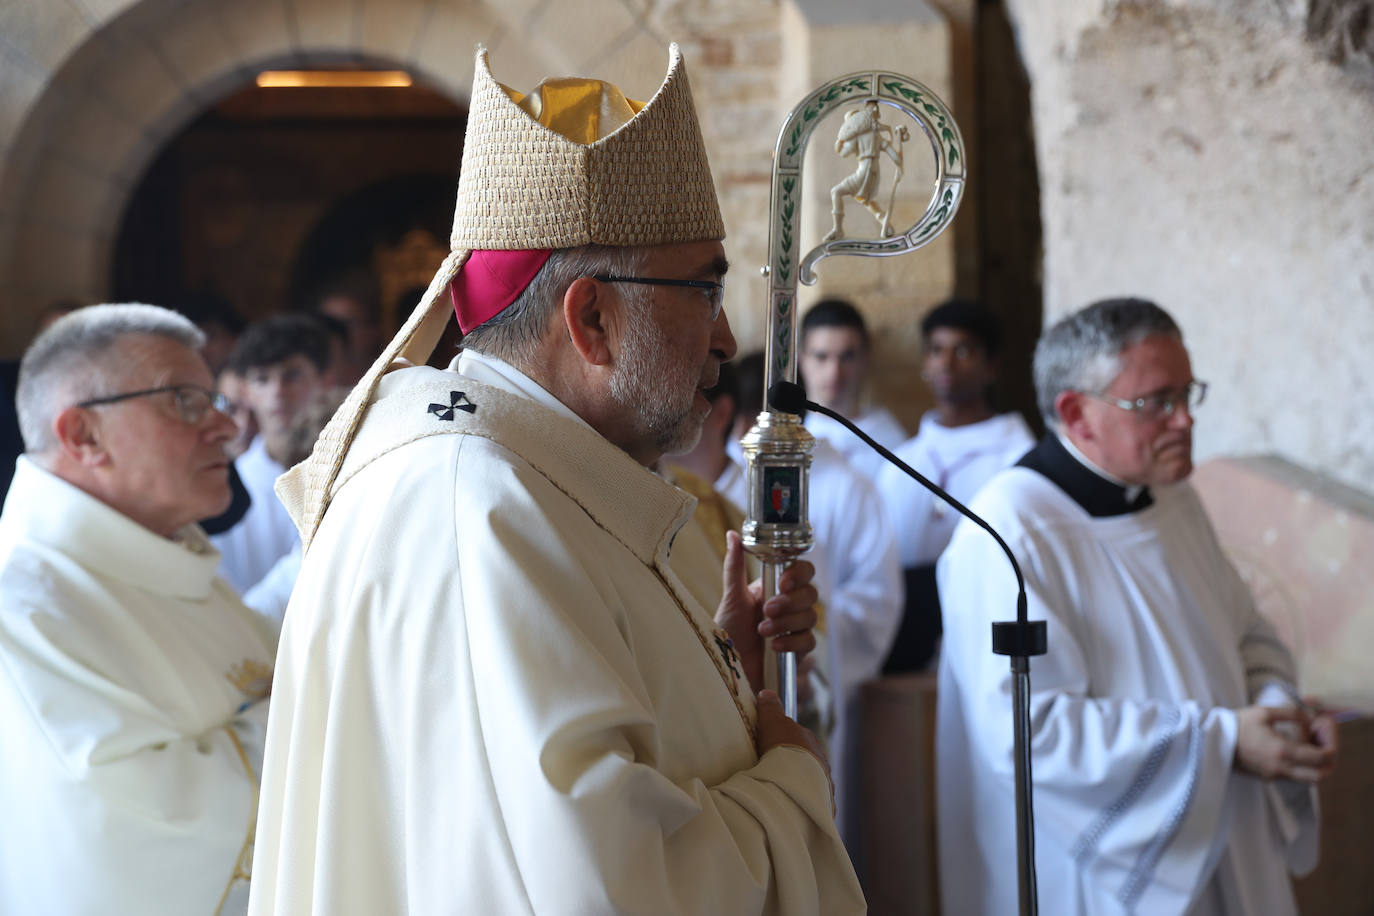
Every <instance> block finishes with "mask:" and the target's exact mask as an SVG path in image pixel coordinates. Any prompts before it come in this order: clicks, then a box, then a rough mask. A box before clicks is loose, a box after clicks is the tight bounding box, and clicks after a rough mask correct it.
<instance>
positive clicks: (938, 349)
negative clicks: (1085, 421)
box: [878, 299, 1035, 673]
mask: <svg viewBox="0 0 1374 916" xmlns="http://www.w3.org/2000/svg"><path fill="white" fill-rule="evenodd" d="M921 337H922V339H923V341H924V343H925V356H924V357H923V360H922V365H921V377H922V378H923V379H925V382H926V385H928V386H929V387H930V391H931V393H932V394H933V395H934V396H935V406H934V407H932V408H931V409H930V410H929V411H927V412H926V414H925V415H924V416H923V417H921V428H920V429H919V430H918V431H917V433H916V435H915V436H914V437H912V438H911V439H908V440H907V441H906V442H904V443H903V444H902V445H900V446H899V447H897V448H896V449H894V450H893V451H894V452H895V453H896V455H897V457H898V458H901V459H902V460H903V461H905V462H906V463H907V464H909V465H911V466H912V467H913V468H915V469H916V470H918V471H920V472H921V473H922V474H924V475H925V476H926V477H928V478H929V479H930V480H932V481H933V482H935V483H937V484H939V485H940V486H941V487H943V488H944V489H945V490H947V491H949V493H950V495H952V496H953V497H954V498H955V499H957V500H959V501H960V502H962V503H967V502H968V501H969V500H970V499H972V498H973V495H974V494H975V493H977V492H978V490H979V489H980V488H981V487H982V486H983V484H985V483H986V482H987V481H988V478H990V477H991V476H992V475H993V474H995V473H997V472H998V471H1000V470H1002V469H1003V468H1006V467H1010V466H1011V465H1012V464H1013V463H1015V461H1016V459H1018V458H1020V457H1021V456H1022V455H1024V454H1025V453H1026V452H1027V451H1028V450H1029V449H1030V447H1031V446H1032V445H1033V444H1034V442H1035V440H1034V438H1033V437H1032V436H1031V431H1030V428H1029V427H1028V426H1027V425H1026V421H1025V420H1023V419H1022V418H1021V415H1020V414H1016V413H1004V414H998V413H995V412H994V411H993V409H992V404H991V402H990V401H989V392H990V390H991V386H992V383H993V382H994V381H996V379H997V355H998V353H999V352H1000V349H1001V345H1002V326H1001V322H1000V321H999V320H998V318H997V315H996V314H995V313H994V312H993V311H992V310H991V309H990V308H988V307H987V306H986V305H984V304H983V303H981V302H975V301H973V300H968V299H951V300H949V301H948V302H945V303H943V304H941V305H938V306H936V307H935V308H934V309H932V310H931V311H930V313H929V314H927V315H926V317H925V318H924V319H923V320H922V321H921ZM878 489H879V490H880V491H881V492H882V494H883V502H884V503H885V504H886V505H887V506H888V507H889V509H890V511H891V513H892V520H893V523H894V526H895V527H896V529H897V550H898V553H899V555H900V557H901V562H902V569H903V570H904V571H905V576H906V610H905V612H904V614H903V619H902V628H901V630H900V631H899V632H898V634H897V641H896V643H895V644H894V645H893V648H892V655H891V656H890V657H889V658H888V661H887V665H886V667H885V670H886V671H887V672H888V673H900V672H904V671H919V670H921V669H922V668H924V667H925V666H926V665H927V664H929V662H930V660H931V659H932V658H934V656H935V648H936V644H937V642H938V640H939V638H940V632H941V626H940V601H939V596H938V595H937V594H936V590H935V561H936V560H937V559H938V558H939V556H940V551H942V550H944V549H945V545H946V544H948V543H949V537H950V535H951V534H953V533H954V525H955V523H956V522H957V521H958V520H959V518H960V517H961V516H960V515H959V514H958V513H957V512H956V511H954V510H953V509H952V508H950V507H949V506H948V505H947V504H946V503H945V502H944V501H943V500H941V499H940V498H939V497H937V496H935V495H934V494H933V493H931V492H930V491H929V490H927V489H925V488H924V487H922V486H921V485H920V484H918V483H916V481H914V480H912V479H911V478H910V477H908V476H907V475H906V474H904V473H902V472H901V471H900V470H899V469H897V468H896V467H892V466H885V467H884V468H883V469H882V471H881V473H879V475H878Z"/></svg>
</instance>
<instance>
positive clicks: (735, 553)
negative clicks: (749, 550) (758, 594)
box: [721, 531, 749, 601]
mask: <svg viewBox="0 0 1374 916" xmlns="http://www.w3.org/2000/svg"><path fill="white" fill-rule="evenodd" d="M721 576H722V583H723V584H724V586H725V589H724V592H725V599H726V600H727V601H728V600H729V599H731V598H738V597H739V596H740V595H742V594H743V593H744V592H746V591H748V589H749V581H748V579H746V578H745V572H744V542H743V541H742V540H741V539H740V536H739V532H738V531H727V532H725V566H724V567H723V570H722V573H721Z"/></svg>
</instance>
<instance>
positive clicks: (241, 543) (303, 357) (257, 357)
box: [214, 315, 329, 594]
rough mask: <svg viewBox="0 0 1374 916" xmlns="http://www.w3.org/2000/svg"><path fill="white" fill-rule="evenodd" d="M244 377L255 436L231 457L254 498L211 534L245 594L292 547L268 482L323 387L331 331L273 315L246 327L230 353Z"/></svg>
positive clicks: (233, 367) (303, 319)
mask: <svg viewBox="0 0 1374 916" xmlns="http://www.w3.org/2000/svg"><path fill="white" fill-rule="evenodd" d="M228 368H229V371H231V372H233V373H236V374H238V375H239V376H241V377H242V378H243V379H244V387H245V392H246V397H245V400H246V401H247V403H248V407H249V408H250V409H251V410H252V412H253V416H254V417H255V418H256V419H257V423H258V435H257V438H255V439H254V440H253V441H252V442H251V443H250V444H249V446H248V448H247V449H246V450H245V451H244V453H243V454H242V455H240V456H239V457H238V458H237V459H236V460H235V461H234V467H235V469H236V470H237V471H238V474H239V476H240V477H241V478H243V483H244V486H245V487H246V488H247V490H248V495H249V497H250V499H251V500H252V505H251V506H249V508H248V512H247V514H246V515H245V516H244V517H243V520H242V521H241V522H239V523H238V524H237V525H234V526H233V527H232V528H230V529H229V530H228V531H226V532H224V533H223V534H218V535H216V536H215V538H214V542H215V546H216V547H218V548H219V550H220V553H222V554H223V555H224V559H223V561H222V563H221V566H220V574H221V575H222V576H224V578H225V579H226V580H228V582H229V584H231V585H233V586H234V588H236V589H238V591H239V594H243V593H245V592H247V591H248V589H250V588H252V587H253V586H254V585H256V584H257V583H258V582H259V581H260V580H261V579H262V577H263V576H265V575H267V573H268V571H269V570H271V568H272V567H273V565H274V564H275V563H276V562H277V561H278V560H280V559H281V558H282V557H284V556H286V555H287V554H288V553H290V552H291V550H292V549H293V548H294V547H295V546H296V544H297V543H298V541H299V537H298V535H297V533H296V526H295V524H294V523H293V522H292V521H291V518H290V516H288V515H287V514H286V509H284V508H283V507H282V504H281V503H280V502H279V501H278V500H277V495H276V493H275V492H274V491H273V489H272V488H273V485H274V484H275V483H276V481H277V478H278V477H280V476H281V475H282V474H283V473H284V472H285V471H286V469H287V467H289V465H288V464H287V459H288V457H289V446H288V444H287V443H288V442H289V440H290V435H291V428H292V424H293V423H294V422H295V421H296V418H297V416H298V415H299V414H300V412H301V411H302V410H303V409H304V408H305V406H306V404H308V403H309V402H310V399H311V398H313V397H314V396H315V395H317V394H318V393H319V392H321V391H322V390H324V388H325V379H326V375H327V373H328V370H329V335H328V334H327V333H326V331H325V330H324V327H323V326H322V325H321V324H320V322H319V321H317V320H315V318H314V317H312V316H309V315H277V316H274V317H272V318H267V319H265V320H263V321H259V322H256V323H254V324H252V325H250V326H249V327H248V329H247V330H246V331H244V333H243V336H242V337H241V338H240V339H239V342H238V346H236V347H235V348H234V352H233V354H232V355H231V356H230V359H229V366H228Z"/></svg>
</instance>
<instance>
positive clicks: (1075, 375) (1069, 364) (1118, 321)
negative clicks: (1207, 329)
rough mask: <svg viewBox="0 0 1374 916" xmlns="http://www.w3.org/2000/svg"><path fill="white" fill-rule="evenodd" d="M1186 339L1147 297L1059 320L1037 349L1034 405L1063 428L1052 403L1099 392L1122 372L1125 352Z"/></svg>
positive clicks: (1051, 423)
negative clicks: (1150, 342)
mask: <svg viewBox="0 0 1374 916" xmlns="http://www.w3.org/2000/svg"><path fill="white" fill-rule="evenodd" d="M1161 335H1167V336H1172V337H1177V338H1179V339H1180V340H1182V339H1183V332H1182V331H1181V330H1179V327H1178V324H1177V323H1176V322H1175V321H1174V319H1173V318H1171V317H1169V313H1168V312H1166V311H1164V309H1162V308H1160V307H1159V306H1157V305H1155V304H1154V303H1153V302H1150V301H1149V300H1147V299H1133V298H1122V299H1103V300H1101V301H1099V302H1094V303H1093V304H1092V305H1089V306H1087V307H1085V308H1082V309H1080V310H1079V311H1077V312H1074V313H1073V314H1072V315H1069V316H1068V317H1067V318H1063V319H1060V320H1059V321H1058V322H1057V323H1055V324H1054V326H1052V327H1051V328H1050V329H1049V330H1048V331H1046V332H1045V333H1044V334H1043V335H1041V337H1040V342H1039V343H1038V344H1036V346H1035V361H1034V366H1033V372H1034V375H1035V394H1036V403H1037V404H1038V406H1039V407H1040V415H1041V416H1042V417H1044V418H1045V423H1046V424H1047V425H1049V426H1050V427H1052V428H1054V429H1058V428H1059V417H1058V415H1057V414H1056V413H1055V410H1054V401H1055V399H1056V398H1057V397H1059V394H1060V393H1061V392H1064V391H1091V392H1101V391H1103V390H1105V389H1106V388H1107V386H1108V385H1110V384H1111V383H1112V380H1113V379H1115V378H1116V377H1117V376H1118V375H1119V374H1121V352H1122V351H1123V350H1125V349H1127V348H1129V347H1131V346H1134V345H1135V344H1138V343H1140V342H1141V341H1142V340H1145V339H1146V338H1147V337H1158V336H1161Z"/></svg>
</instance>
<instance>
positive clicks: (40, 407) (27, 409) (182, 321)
mask: <svg viewBox="0 0 1374 916" xmlns="http://www.w3.org/2000/svg"><path fill="white" fill-rule="evenodd" d="M132 336H153V337H165V338H167V339H169V340H173V341H175V342H177V343H179V344H181V345H183V346H185V347H188V348H190V349H192V350H199V349H200V348H201V347H202V346H203V345H204V344H205V335H204V334H203V333H202V332H201V330H200V329H199V328H197V327H196V326H195V325H194V324H193V323H192V322H191V320H190V319H189V318H186V317H185V316H184V315H180V314H178V313H176V312H174V311H172V310H171V309H165V308H161V307H159V306H156V305H142V304H138V303H121V304H114V305H92V306H88V307H87V308H82V309H77V310H76V311H74V312H71V313H70V314H68V315H65V316H63V317H62V318H59V319H58V320H57V321H55V322H53V323H52V325H51V326H49V327H48V328H47V330H45V331H44V332H43V333H42V334H39V335H38V337H37V339H36V340H34V342H33V343H32V344H30V345H29V349H28V350H27V351H26V352H25V353H24V358H23V359H22V360H21V361H20V363H19V385H18V389H17V391H16V392H15V407H16V408H17V411H18V413H19V432H20V434H21V435H22V436H23V437H24V450H25V453H26V454H29V455H31V456H36V455H45V454H48V453H49V452H51V451H52V450H53V449H54V448H56V446H57V439H56V438H55V437H54V436H53V431H52V423H53V420H54V418H56V416H57V415H58V414H59V413H61V412H62V411H63V410H65V409H67V408H68V407H71V406H72V405H73V404H76V403H78V402H79V401H85V400H88V399H90V398H98V397H104V396H106V395H110V394H118V393H119V391H118V390H117V389H118V387H119V385H120V383H121V382H122V381H123V379H124V375H125V371H124V370H125V366H124V365H123V364H122V360H121V357H122V356H123V353H122V352H121V349H120V347H119V343H120V341H121V340H123V339H124V338H125V337H132Z"/></svg>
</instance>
